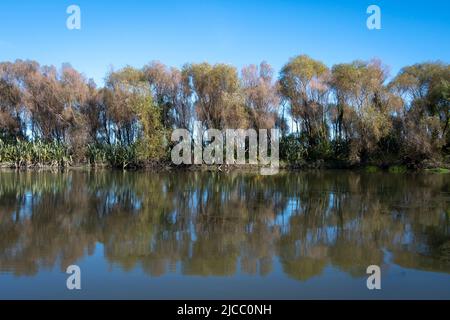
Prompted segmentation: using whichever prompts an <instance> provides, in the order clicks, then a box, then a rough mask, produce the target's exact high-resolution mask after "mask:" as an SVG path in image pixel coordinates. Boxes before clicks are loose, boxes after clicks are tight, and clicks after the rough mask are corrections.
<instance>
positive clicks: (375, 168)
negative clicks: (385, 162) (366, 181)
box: [364, 166, 380, 173]
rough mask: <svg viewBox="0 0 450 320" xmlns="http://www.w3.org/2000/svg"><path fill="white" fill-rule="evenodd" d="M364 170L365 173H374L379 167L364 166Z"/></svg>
mask: <svg viewBox="0 0 450 320" xmlns="http://www.w3.org/2000/svg"><path fill="white" fill-rule="evenodd" d="M364 171H365V172H367V173H375V172H378V171H380V169H379V168H378V167H377V166H366V167H364Z"/></svg>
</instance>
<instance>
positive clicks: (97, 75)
mask: <svg viewBox="0 0 450 320" xmlns="http://www.w3.org/2000/svg"><path fill="white" fill-rule="evenodd" d="M71 4H76V5H78V6H80V8H81V30H68V29H67V28H66V19H67V17H68V14H67V13H66V8H67V7H68V6H69V5H71ZM371 4H376V5H378V6H379V7H380V8H381V14H382V17H381V18H382V29H381V30H372V31H371V30H368V29H367V28H366V19H367V17H368V14H366V9H367V7H368V6H369V5H371ZM449 38H450V1H447V0H428V1H416V0H410V1H400V0H371V1H365V0H353V1H350V0H340V1H331V0H330V1H320V0H314V1H313V0H309V1H305V0H295V1H288V0H273V1H272V0H258V1H257V0H247V1H245V0H240V1H237V0H228V1H226V0H185V1H181V0H178V1H177V0H148V1H137V0H127V1H111V0H110V1H93V0H90V1H84V0H73V1H55V0H52V1H50V0H48V1H46V0H41V1H32V0H28V1H25V0H23V1H8V2H6V1H1V2H0V61H5V60H15V59H18V58H20V59H33V60H37V61H39V62H40V63H41V64H54V65H57V66H60V65H61V64H62V63H64V62H69V63H71V64H72V65H73V66H74V67H75V68H76V69H78V70H80V71H81V72H83V73H84V74H85V75H86V76H87V77H89V78H91V77H92V78H94V79H95V80H96V82H97V83H99V84H102V82H103V78H104V76H105V73H106V72H107V71H108V70H109V69H110V68H111V66H112V67H114V68H115V69H117V68H120V67H123V66H125V65H127V64H129V65H132V66H135V67H141V66H143V65H144V64H146V63H148V62H149V61H151V60H160V61H162V62H163V63H165V64H168V65H171V66H177V67H181V66H182V65H183V64H184V63H186V62H203V61H208V62H211V63H215V62H225V63H230V64H233V65H235V66H236V67H238V68H241V67H242V66H244V65H246V64H250V63H259V62H260V61H262V60H266V61H267V62H269V63H270V64H271V65H272V66H273V67H274V68H275V70H276V71H278V70H279V69H280V68H281V67H282V65H283V64H284V63H286V62H287V61H288V59H289V58H291V57H293V56H295V55H298V54H308V55H310V56H312V57H313V58H316V59H319V60H322V61H323V62H325V63H326V64H327V65H328V66H332V65H333V64H334V63H339V62H350V61H352V60H355V59H370V58H372V57H377V58H380V59H382V60H383V61H384V62H385V63H386V64H387V65H389V66H390V67H391V74H395V73H396V72H397V71H398V70H399V69H400V68H401V67H402V66H405V65H409V64H413V63H416V62H422V61H429V60H442V61H444V62H449V61H450V41H449V40H450V39H449Z"/></svg>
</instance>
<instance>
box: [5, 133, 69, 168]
mask: <svg viewBox="0 0 450 320" xmlns="http://www.w3.org/2000/svg"><path fill="white" fill-rule="evenodd" d="M71 162H72V156H71V154H70V150H69V148H68V147H67V146H66V145H64V144H62V143H59V142H56V141H54V142H50V143H45V142H42V141H40V140H39V141H34V142H30V141H25V140H16V141H15V142H13V143H10V142H9V143H6V142H3V141H2V140H0V163H9V164H10V166H13V167H16V168H20V167H30V166H53V167H66V166H68V165H70V164H71Z"/></svg>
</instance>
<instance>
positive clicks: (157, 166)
mask: <svg viewBox="0 0 450 320" xmlns="http://www.w3.org/2000/svg"><path fill="white" fill-rule="evenodd" d="M262 168H264V167H263V166H259V165H251V164H245V165H229V164H222V165H206V164H202V165H174V164H172V163H171V162H169V161H154V162H147V163H143V164H141V165H139V166H132V167H126V168H117V167H113V166H111V165H109V164H107V163H103V164H95V165H93V164H88V163H85V164H67V163H66V164H65V165H56V164H55V165H21V166H16V165H15V164H13V163H7V162H4V163H0V170H7V171H11V170H15V171H65V170H111V171H155V172H166V171H209V172H224V173H226V172H232V171H245V172H257V171H260V170H261V169H262ZM278 169H279V170H282V171H312V170H350V171H361V172H367V173H375V172H389V173H408V172H429V173H439V174H448V173H450V163H442V162H441V163H436V162H433V163H423V164H422V165H421V166H415V167H411V166H407V165H403V164H373V163H372V164H365V165H362V164H348V163H344V162H336V161H333V162H324V161H316V162H311V163H303V164H296V165H292V164H287V163H284V162H282V163H280V165H279V167H278Z"/></svg>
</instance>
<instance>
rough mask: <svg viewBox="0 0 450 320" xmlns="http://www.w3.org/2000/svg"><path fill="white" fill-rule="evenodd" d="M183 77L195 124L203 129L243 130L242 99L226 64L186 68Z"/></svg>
mask: <svg viewBox="0 0 450 320" xmlns="http://www.w3.org/2000/svg"><path fill="white" fill-rule="evenodd" d="M183 75H184V79H185V81H187V83H188V85H189V87H190V89H191V93H192V95H193V98H194V101H195V102H194V106H195V111H196V114H197V118H198V120H200V121H201V122H202V123H203V125H204V126H205V127H207V128H215V129H224V128H233V129H235V128H243V127H245V126H247V114H246V112H245V108H244V97H243V94H242V92H241V90H240V83H239V77H238V73H237V70H236V68H235V67H232V66H229V65H226V64H216V65H210V64H208V63H201V64H188V65H185V66H184V67H183Z"/></svg>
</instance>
